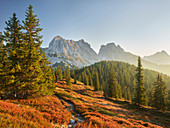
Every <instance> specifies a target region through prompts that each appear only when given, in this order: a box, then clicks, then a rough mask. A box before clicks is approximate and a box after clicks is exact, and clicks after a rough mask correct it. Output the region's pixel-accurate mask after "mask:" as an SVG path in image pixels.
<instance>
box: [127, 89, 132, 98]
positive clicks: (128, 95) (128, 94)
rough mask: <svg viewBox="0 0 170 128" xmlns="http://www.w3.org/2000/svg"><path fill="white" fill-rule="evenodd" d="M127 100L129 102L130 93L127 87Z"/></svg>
mask: <svg viewBox="0 0 170 128" xmlns="http://www.w3.org/2000/svg"><path fill="white" fill-rule="evenodd" d="M127 100H129V101H131V93H130V89H129V87H128V88H127Z"/></svg>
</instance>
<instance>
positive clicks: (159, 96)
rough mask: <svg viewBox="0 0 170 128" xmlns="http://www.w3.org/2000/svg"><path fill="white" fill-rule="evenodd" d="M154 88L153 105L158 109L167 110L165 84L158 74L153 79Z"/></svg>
mask: <svg viewBox="0 0 170 128" xmlns="http://www.w3.org/2000/svg"><path fill="white" fill-rule="evenodd" d="M154 84H155V90H154V106H155V107H156V108H157V109H159V110H163V111H165V110H167V104H166V86H165V83H164V81H163V79H162V77H161V76H160V75H159V74H158V76H157V79H156V81H155V83H154Z"/></svg>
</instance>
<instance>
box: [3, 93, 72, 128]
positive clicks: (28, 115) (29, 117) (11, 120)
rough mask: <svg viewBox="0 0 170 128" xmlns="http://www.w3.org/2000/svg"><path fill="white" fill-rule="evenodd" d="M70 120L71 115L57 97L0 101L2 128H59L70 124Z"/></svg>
mask: <svg viewBox="0 0 170 128" xmlns="http://www.w3.org/2000/svg"><path fill="white" fill-rule="evenodd" d="M11 102H12V103H11ZM70 119H71V113H70V112H69V111H68V110H66V109H65V108H64V106H63V105H62V103H61V102H60V100H59V99H58V98H56V97H55V96H54V97H52V96H46V97H41V98H37V99H30V100H7V101H1V100H0V126H1V127H3V128H5V127H6V128H9V127H24V128H32V127H36V128H41V127H42V128H50V127H54V126H55V127H59V125H60V124H66V125H67V124H69V122H70Z"/></svg>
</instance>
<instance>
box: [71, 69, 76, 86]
mask: <svg viewBox="0 0 170 128" xmlns="http://www.w3.org/2000/svg"><path fill="white" fill-rule="evenodd" d="M72 75H73V78H74V84H77V79H76V75H75V72H74V71H73V72H72Z"/></svg>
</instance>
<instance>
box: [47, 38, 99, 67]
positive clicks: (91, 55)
mask: <svg viewBox="0 0 170 128" xmlns="http://www.w3.org/2000/svg"><path fill="white" fill-rule="evenodd" d="M44 50H45V52H46V54H47V56H48V57H49V60H50V61H51V63H52V65H55V64H57V63H61V62H62V63H65V64H66V65H69V66H71V67H74V66H76V67H83V66H86V65H90V64H93V63H95V62H98V61H100V58H99V57H98V55H97V53H96V52H95V51H94V50H93V49H92V48H91V46H90V45H89V44H88V43H86V42H85V41H84V40H83V39H81V40H79V41H74V40H65V39H63V38H62V37H60V36H56V37H55V38H54V39H53V40H52V41H51V42H50V44H49V47H48V48H45V49H44Z"/></svg>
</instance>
